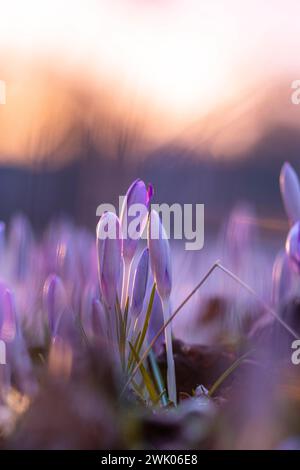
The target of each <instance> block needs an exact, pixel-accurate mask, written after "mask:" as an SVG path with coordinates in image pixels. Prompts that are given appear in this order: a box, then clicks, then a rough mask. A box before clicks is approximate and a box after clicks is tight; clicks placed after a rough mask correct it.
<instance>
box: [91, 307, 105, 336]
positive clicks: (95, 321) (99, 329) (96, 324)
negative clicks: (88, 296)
mask: <svg viewBox="0 0 300 470" xmlns="http://www.w3.org/2000/svg"><path fill="white" fill-rule="evenodd" d="M104 319H105V312H104V309H103V305H102V304H101V302H100V300H98V299H93V301H92V310H91V329H92V332H93V336H94V337H96V338H100V337H103V336H104V332H105V328H104Z"/></svg>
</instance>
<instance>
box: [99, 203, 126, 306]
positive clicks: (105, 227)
mask: <svg viewBox="0 0 300 470" xmlns="http://www.w3.org/2000/svg"><path fill="white" fill-rule="evenodd" d="M97 252H98V276H99V284H100V289H101V293H102V297H103V300H104V302H105V304H106V305H107V306H108V307H109V308H113V307H114V305H115V302H116V298H117V293H118V285H119V280H120V275H121V256H122V236H121V228H120V223H119V219H118V217H117V216H116V215H115V214H113V213H112V212H105V213H104V214H103V215H102V216H101V218H100V220H99V222H98V225H97Z"/></svg>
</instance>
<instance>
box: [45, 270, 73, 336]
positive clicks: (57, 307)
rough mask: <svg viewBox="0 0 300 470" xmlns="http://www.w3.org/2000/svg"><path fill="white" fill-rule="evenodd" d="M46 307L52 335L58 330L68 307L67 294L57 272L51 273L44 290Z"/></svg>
mask: <svg viewBox="0 0 300 470" xmlns="http://www.w3.org/2000/svg"><path fill="white" fill-rule="evenodd" d="M43 301H44V308H45V311H46V312H47V315H48V324H49V330H50V334H51V336H55V335H56V332H57V326H58V322H59V320H60V318H61V316H62V315H63V313H64V312H65V311H66V310H67V309H68V302H67V294H66V291H65V288H64V285H63V283H62V281H61V279H60V278H59V277H58V276H56V275H55V274H52V275H50V276H49V277H48V278H47V279H46V282H45V285H44V290H43Z"/></svg>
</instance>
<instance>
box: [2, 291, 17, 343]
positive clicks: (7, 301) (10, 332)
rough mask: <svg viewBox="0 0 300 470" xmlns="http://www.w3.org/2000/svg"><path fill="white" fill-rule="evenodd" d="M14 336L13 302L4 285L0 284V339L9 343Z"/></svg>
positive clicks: (14, 317) (14, 314)
mask: <svg viewBox="0 0 300 470" xmlns="http://www.w3.org/2000/svg"><path fill="white" fill-rule="evenodd" d="M15 335H16V312H15V300H14V296H13V294H12V292H11V291H10V290H9V289H8V288H7V287H6V285H5V284H3V283H1V284H0V339H1V340H3V341H5V342H11V341H13V339H14V338H15Z"/></svg>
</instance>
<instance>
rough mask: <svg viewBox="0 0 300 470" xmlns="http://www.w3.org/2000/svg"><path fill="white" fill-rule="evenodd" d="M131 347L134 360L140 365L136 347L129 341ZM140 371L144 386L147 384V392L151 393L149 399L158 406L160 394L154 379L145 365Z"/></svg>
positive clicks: (140, 367) (141, 365)
mask: <svg viewBox="0 0 300 470" xmlns="http://www.w3.org/2000/svg"><path fill="white" fill-rule="evenodd" d="M129 346H130V349H131V351H132V354H133V356H134V359H135V361H136V363H137V364H138V363H139V362H140V357H139V355H138V353H137V351H136V350H135V349H134V347H133V345H132V344H131V342H130V341H129ZM139 369H140V372H141V375H142V377H143V380H144V384H145V386H146V388H147V391H148V393H149V397H150V399H151V401H152V402H153V403H154V404H155V405H156V404H157V403H158V402H159V395H158V393H157V391H156V389H155V385H154V384H153V382H152V379H151V377H150V375H149V373H148V371H147V369H146V368H145V366H144V365H143V364H140V366H139Z"/></svg>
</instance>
